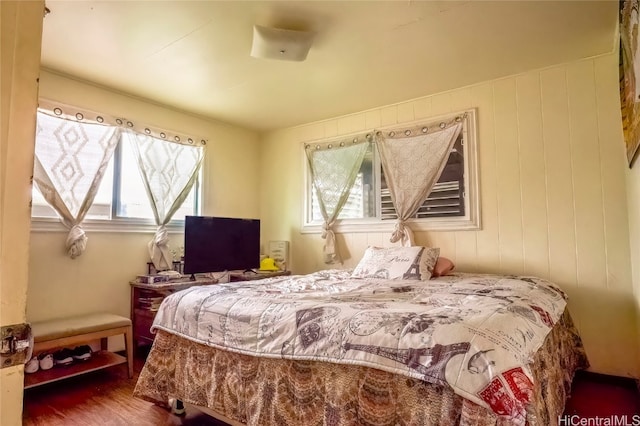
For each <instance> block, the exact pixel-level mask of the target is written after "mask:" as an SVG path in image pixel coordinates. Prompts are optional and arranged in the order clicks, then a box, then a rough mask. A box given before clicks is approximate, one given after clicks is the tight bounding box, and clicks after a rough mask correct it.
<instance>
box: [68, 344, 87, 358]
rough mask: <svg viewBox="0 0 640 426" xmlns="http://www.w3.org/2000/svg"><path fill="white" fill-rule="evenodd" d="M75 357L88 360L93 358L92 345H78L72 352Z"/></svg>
mask: <svg viewBox="0 0 640 426" xmlns="http://www.w3.org/2000/svg"><path fill="white" fill-rule="evenodd" d="M72 356H73V359H77V360H78V361H86V360H88V359H91V347H90V346H89V345H82V346H77V347H76V348H75V349H74V350H73V353H72Z"/></svg>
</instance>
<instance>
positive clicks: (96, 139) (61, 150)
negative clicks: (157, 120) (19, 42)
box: [33, 111, 120, 259]
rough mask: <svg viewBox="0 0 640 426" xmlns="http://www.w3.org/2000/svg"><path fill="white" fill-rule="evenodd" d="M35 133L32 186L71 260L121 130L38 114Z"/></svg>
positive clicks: (81, 248) (78, 250) (83, 242)
mask: <svg viewBox="0 0 640 426" xmlns="http://www.w3.org/2000/svg"><path fill="white" fill-rule="evenodd" d="M78 117H82V116H81V115H79V116H78ZM80 119H81V118H80ZM36 132H37V134H36V146H35V161H34V172H33V182H34V184H35V185H36V186H37V188H38V189H39V190H40V192H41V193H42V195H43V197H44V198H45V200H46V201H47V202H48V203H49V204H50V205H51V207H53V209H54V210H55V211H56V212H57V213H58V215H60V220H61V221H62V223H63V224H64V225H65V226H66V227H67V228H69V234H68V235H67V240H66V249H67V253H68V254H69V256H70V257H71V258H72V259H75V258H76V257H78V256H80V255H81V254H82V252H84V250H85V248H86V246H87V236H86V235H85V232H84V230H83V229H82V226H81V224H82V221H83V220H84V217H85V215H86V214H87V211H88V210H89V208H90V207H91V204H92V203H93V199H94V198H95V196H96V192H97V191H98V188H99V186H100V182H101V181H102V177H103V176H104V173H105V170H106V168H107V165H108V164H109V160H110V159H111V157H112V155H113V151H114V149H115V147H116V145H117V144H118V140H119V139H120V129H118V128H117V127H112V126H105V125H102V124H100V123H93V122H81V121H74V120H70V119H67V118H62V117H54V116H50V115H48V114H45V113H44V112H41V111H39V112H38V121H37V130H36Z"/></svg>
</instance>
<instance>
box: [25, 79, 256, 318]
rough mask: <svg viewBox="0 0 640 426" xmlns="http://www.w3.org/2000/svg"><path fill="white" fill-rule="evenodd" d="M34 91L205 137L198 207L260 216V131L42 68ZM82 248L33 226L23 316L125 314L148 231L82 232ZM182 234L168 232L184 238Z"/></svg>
mask: <svg viewBox="0 0 640 426" xmlns="http://www.w3.org/2000/svg"><path fill="white" fill-rule="evenodd" d="M40 96H41V97H43V98H46V99H50V100H54V101H57V102H61V103H63V104H67V105H73V106H77V107H81V108H86V109H89V110H92V111H98V112H102V113H104V114H109V115H112V116H125V117H130V118H131V119H133V120H135V121H138V122H140V123H146V124H148V125H150V126H157V127H159V128H165V129H168V130H173V131H176V132H184V133H189V134H193V135H196V136H200V137H203V138H205V139H207V140H208V141H209V142H208V144H207V153H206V160H205V164H204V170H203V173H204V179H203V181H204V182H203V193H204V197H203V198H204V204H203V214H206V215H221V216H236V217H250V218H255V217H259V201H258V200H257V199H256V198H255V197H253V196H242V195H243V194H251V195H252V194H255V192H256V188H257V187H258V183H259V175H258V166H259V158H258V155H259V150H258V136H257V134H256V133H255V132H252V131H248V130H245V129H241V128H238V127H234V126H231V125H227V124H224V123H220V122H215V121H212V120H206V119H203V118H200V117H196V116H193V115H189V114H185V113H182V112H180V111H177V110H174V109H171V108H168V107H163V106H160V105H157V104H152V103H149V102H145V101H144V100H140V99H137V98H133V97H129V96H126V95H123V94H119V93H115V92H112V91H110V90H107V89H104V88H101V87H97V86H94V85H92V84H88V83H86V82H81V81H77V80H73V79H70V78H67V77H64V76H60V75H57V74H54V73H51V72H48V71H43V72H42V74H41V78H40ZM87 236H88V237H89V240H88V244H87V250H86V252H85V253H83V254H82V256H80V257H78V258H76V259H73V260H72V259H70V258H69V257H67V256H66V255H65V252H64V241H65V238H66V234H65V233H63V232H36V231H32V233H31V250H30V262H29V273H30V280H29V292H28V300H27V318H28V320H29V321H39V320H46V319H51V318H56V317H61V316H69V315H75V314H84V313H88V312H95V311H107V312H112V313H115V314H120V315H124V316H129V306H130V299H129V298H130V292H129V281H130V280H132V279H133V278H135V276H136V275H137V274H142V273H145V272H146V262H147V261H148V259H149V256H148V253H147V251H146V246H147V242H148V241H149V240H150V239H151V238H152V237H153V233H122V232H90V231H89V232H87ZM182 241H183V235H182V234H175V235H172V236H171V245H172V246H174V247H177V246H179V245H182Z"/></svg>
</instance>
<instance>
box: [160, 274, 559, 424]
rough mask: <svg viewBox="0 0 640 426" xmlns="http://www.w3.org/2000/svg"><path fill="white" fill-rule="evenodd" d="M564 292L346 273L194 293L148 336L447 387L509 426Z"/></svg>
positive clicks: (543, 285)
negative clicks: (362, 369) (158, 331)
mask: <svg viewBox="0 0 640 426" xmlns="http://www.w3.org/2000/svg"><path fill="white" fill-rule="evenodd" d="M565 306H566V295H565V293H564V292H563V291H562V290H561V289H559V288H558V287H557V286H555V285H553V284H552V283H550V282H548V281H545V280H543V279H540V278H535V277H520V276H504V275H471V274H455V275H451V276H446V277H440V278H438V279H433V280H428V281H416V280H385V279H368V278H352V277H351V274H350V271H347V270H328V271H322V272H316V273H313V274H309V275H297V276H289V277H276V278H269V279H265V280H258V281H247V282H234V283H228V284H217V285H210V286H200V287H191V288H189V289H186V290H183V291H180V292H177V293H174V294H172V295H170V296H168V297H167V298H165V300H164V301H163V303H162V305H161V306H160V309H159V311H158V314H157V316H156V318H155V321H154V324H153V327H152V329H162V330H165V331H167V332H169V333H173V334H176V335H179V336H182V337H184V338H187V339H189V340H192V341H195V342H198V343H202V344H205V345H208V346H212V347H215V348H219V349H224V350H228V351H232V352H237V353H242V354H246V355H252V356H261V357H269V358H285V359H297V360H314V361H324V362H333V363H341V364H356V365H362V366H366V367H373V368H378V369H380V370H384V371H388V372H391V373H395V374H401V375H406V376H408V377H412V378H416V379H420V380H424V381H426V382H429V383H435V384H440V385H447V386H450V387H451V388H452V389H453V390H454V392H455V393H457V394H459V395H461V396H462V397H464V398H467V399H469V400H471V401H473V402H475V403H477V404H479V405H481V406H484V407H487V408H489V409H491V410H492V411H493V412H495V413H496V414H498V415H500V416H505V417H508V418H510V419H511V420H512V421H513V423H514V424H523V423H524V422H525V417H526V407H527V404H528V403H529V401H530V399H531V395H532V391H533V386H534V383H533V377H532V374H531V371H530V368H529V366H530V364H531V361H532V359H533V357H534V354H535V352H536V351H537V350H538V348H540V346H541V345H542V344H543V342H544V339H545V337H546V335H547V334H548V333H549V331H550V330H551V328H552V327H553V325H554V324H555V323H556V322H557V321H558V320H559V319H560V317H561V316H562V313H563V312H564V309H565Z"/></svg>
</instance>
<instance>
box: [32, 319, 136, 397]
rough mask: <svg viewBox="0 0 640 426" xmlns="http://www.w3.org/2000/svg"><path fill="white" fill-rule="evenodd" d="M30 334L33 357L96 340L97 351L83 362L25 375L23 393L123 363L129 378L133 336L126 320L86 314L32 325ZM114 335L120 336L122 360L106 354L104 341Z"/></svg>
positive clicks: (131, 372) (116, 356)
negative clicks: (123, 352) (121, 336)
mask: <svg viewBox="0 0 640 426" xmlns="http://www.w3.org/2000/svg"><path fill="white" fill-rule="evenodd" d="M31 331H32V333H33V339H34V346H33V354H34V355H37V354H40V353H42V352H47V351H52V352H53V351H55V350H57V349H61V348H69V347H73V346H76V345H80V344H87V343H88V342H91V341H94V340H100V346H101V350H100V351H97V352H93V353H92V354H91V358H90V359H88V360H86V361H78V362H74V363H73V364H71V365H67V366H54V367H53V368H51V369H49V370H39V371H36V372H35V373H31V374H25V379H24V388H25V389H29V388H32V387H35V386H39V385H44V384H45V383H51V382H55V381H58V380H62V379H65V378H68V377H73V376H77V375H80V374H85V373H89V372H91V371H96V370H100V369H103V368H107V367H111V366H114V365H119V364H124V363H127V367H128V375H129V378H131V377H133V333H132V326H131V320H130V319H129V318H125V317H122V316H119V315H114V314H108V313H97V314H88V315H81V316H75V317H69V318H60V319H55V320H49V321H41V322H34V323H32V324H31ZM117 335H124V341H125V349H126V357H125V356H122V355H119V354H117V353H114V352H109V351H108V350H107V338H108V337H110V336H117Z"/></svg>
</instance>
